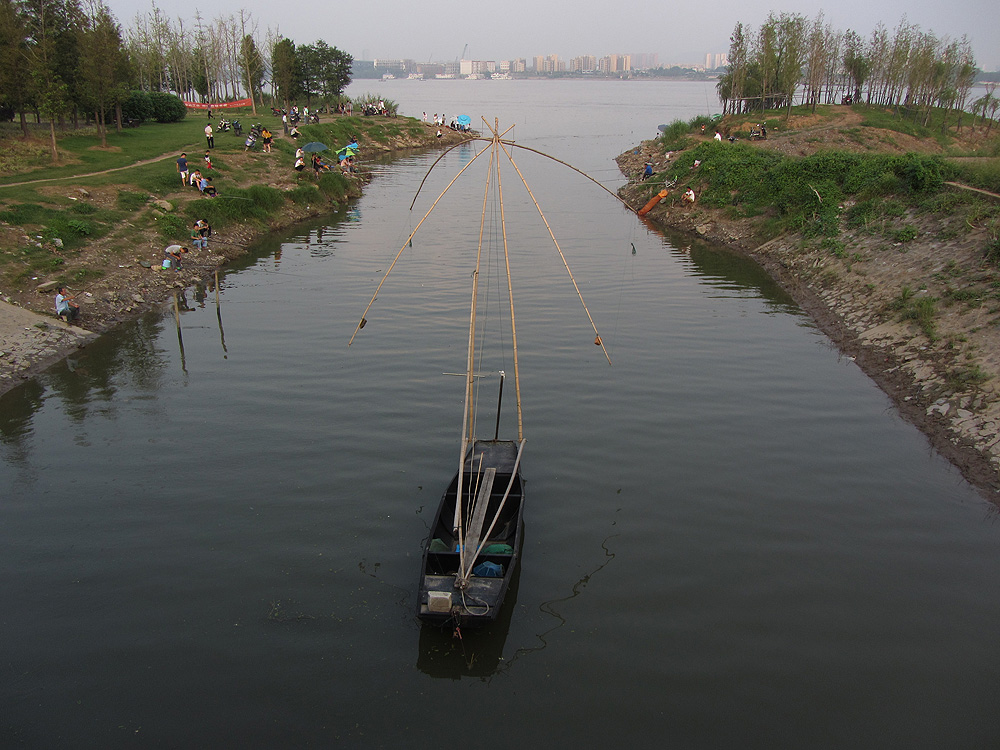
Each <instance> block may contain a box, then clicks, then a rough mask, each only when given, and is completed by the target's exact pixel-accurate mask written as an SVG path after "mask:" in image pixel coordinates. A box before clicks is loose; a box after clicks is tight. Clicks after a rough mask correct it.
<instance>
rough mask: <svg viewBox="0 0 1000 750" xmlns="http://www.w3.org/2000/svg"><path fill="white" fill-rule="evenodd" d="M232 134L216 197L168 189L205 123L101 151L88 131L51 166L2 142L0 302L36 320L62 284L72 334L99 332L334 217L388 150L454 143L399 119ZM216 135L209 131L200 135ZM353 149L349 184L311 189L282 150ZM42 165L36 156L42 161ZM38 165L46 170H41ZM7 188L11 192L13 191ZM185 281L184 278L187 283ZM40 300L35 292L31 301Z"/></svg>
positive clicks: (132, 137)
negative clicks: (264, 243) (74, 304)
mask: <svg viewBox="0 0 1000 750" xmlns="http://www.w3.org/2000/svg"><path fill="white" fill-rule="evenodd" d="M226 117H227V119H232V118H236V119H239V120H240V121H241V122H242V123H243V127H244V135H241V136H237V135H235V133H233V132H232V131H230V132H218V131H217V132H216V133H215V148H213V149H212V151H211V159H212V169H211V170H210V171H205V170H204V169H203V171H205V173H206V174H208V175H210V176H211V177H212V181H213V184H214V186H215V187H216V189H217V190H218V197H215V198H207V197H204V196H203V195H202V194H201V193H200V192H199V191H198V190H197V189H195V188H193V187H190V186H182V185H181V181H180V178H179V177H178V175H177V171H176V164H175V162H176V159H177V157H178V156H179V155H180V153H181V152H186V153H187V156H188V161H189V164H190V165H191V168H192V169H194V168H204V167H205V166H206V165H205V163H204V161H203V157H204V155H205V150H206V141H205V136H204V127H205V124H206V123H207V122H208V120H207V118H205V117H202V116H197V115H194V114H190V115H189V116H188V117H187V118H186V119H185V120H183V121H181V122H178V123H169V124H159V123H149V124H144V125H142V126H141V127H139V128H132V129H128V130H125V131H123V132H122V133H120V134H116V133H113V132H111V133H109V134H108V139H107V147H106V148H104V147H102V146H101V145H100V140H99V138H98V136H97V133H96V131H91V132H86V131H83V132H79V131H78V132H74V133H72V134H67V135H64V136H63V137H62V138H60V140H59V155H60V163H59V164H57V165H51V164H47V163H45V159H44V158H43V157H42V156H41V153H42V150H43V149H44V146H45V144H44V143H42V142H40V141H34V140H30V139H29V140H27V141H24V140H22V139H20V138H19V137H13V136H12V137H9V138H7V139H6V140H5V141H3V142H2V143H3V151H2V156H0V165H2V166H3V169H4V173H3V174H2V176H0V298H2V299H6V300H8V301H14V302H16V303H17V304H20V305H22V306H24V307H27V308H29V309H37V310H40V311H48V310H49V308H50V307H51V300H50V299H49V297H50V296H51V295H50V294H49V293H48V287H50V286H51V285H52V284H53V283H64V284H66V285H68V286H70V287H71V288H75V289H82V288H86V290H87V291H88V292H89V293H90V295H92V296H90V297H88V302H89V303H90V304H88V306H87V309H86V310H85V315H84V317H83V322H84V325H87V326H88V327H95V328H97V329H99V330H100V329H103V328H106V327H107V326H108V325H111V324H113V323H114V322H116V321H117V320H120V319H121V318H122V317H125V316H126V315H127V314H129V313H131V312H133V309H134V306H135V303H134V302H133V300H134V299H136V298H140V299H142V300H143V301H144V303H146V302H155V301H156V300H157V299H159V298H162V297H163V296H164V295H165V294H166V293H167V291H168V290H169V288H170V287H171V285H173V284H175V283H183V282H184V281H187V280H188V278H189V277H191V278H193V276H192V274H194V273H202V274H204V273H205V272H206V271H207V270H208V269H211V268H214V267H218V266H219V265H221V264H224V263H225V262H227V260H228V259H230V258H233V257H236V256H238V255H239V254H241V253H242V252H244V251H245V248H246V247H247V245H248V244H249V243H250V242H251V241H252V239H253V238H254V237H256V236H260V235H261V234H263V233H265V232H267V231H271V230H273V229H276V228H279V227H283V226H288V225H289V224H291V223H294V222H295V221H297V220H300V219H302V218H306V217H309V216H316V215H320V214H322V213H324V212H329V211H332V210H335V209H336V208H337V207H338V206H342V205H343V204H345V203H346V202H347V201H349V200H351V199H352V198H356V197H358V196H359V195H360V194H361V190H362V186H363V185H364V183H365V182H366V181H367V179H368V177H369V173H368V172H367V170H366V169H365V167H364V162H365V161H366V160H368V159H371V158H373V157H378V156H380V155H383V154H388V153H391V152H394V151H397V150H410V149H414V148H438V147H441V146H442V145H447V144H451V143H455V142H457V141H459V140H462V139H463V136H462V135H460V134H458V133H453V132H451V131H447V132H446V134H445V136H444V137H443V138H441V139H438V138H436V137H435V130H434V129H432V128H430V127H429V126H427V125H425V124H422V123H420V122H418V121H416V120H414V119H412V118H402V117H400V118H397V117H391V118H383V117H342V116H326V117H325V118H323V120H322V121H321V122H320V123H318V124H312V125H305V126H302V127H300V136H299V138H298V139H297V140H293V139H292V138H290V137H287V136H285V135H284V133H283V129H282V124H281V121H280V119H279V118H278V117H275V116H273V115H271V114H267V115H265V116H260V117H256V118H255V117H253V116H252V114H251V113H250V112H227V113H226ZM212 122H213V124H214V125H215V127H216V128H217V126H218V119H215V120H213V121H212ZM257 122H259V123H262V124H263V125H264V126H266V127H267V128H269V129H270V130H271V131H272V133H274V136H275V140H274V145H273V149H272V151H271V152H270V153H263V152H262V151H261V146H260V144H259V143H258V145H257V147H256V149H255V150H254V151H251V152H247V151H246V150H245V149H244V141H245V137H246V135H245V133H246V131H247V130H248V129H249V127H250V125H251V124H252V123H257ZM355 137H356V138H357V139H358V141H359V143H360V152H359V157H360V166H361V168H360V170H359V172H358V173H356V174H351V175H344V174H341V173H340V171H339V170H336V169H335V170H333V171H330V172H324V173H321V174H320V176H319V177H318V179H317V178H316V177H314V175H313V173H312V170H311V169H309V168H307V169H306V170H305V171H304V172H302V173H299V172H296V171H295V170H294V169H293V165H294V153H295V149H296V148H297V147H298V146H299V145H302V144H305V143H308V142H310V141H319V142H321V143H323V144H326V145H327V146H329V147H330V149H329V151H325V152H322V153H321V155H322V156H324V157H326V158H327V159H328V160H333V161H335V159H334V156H333V153H332V152H333V151H334V150H336V149H337V148H339V147H341V146H343V145H346V144H347V143H349V142H350V140H351V139H352V138H355ZM46 154H47V152H46ZM46 158H47V157H46ZM18 183H20V184H18ZM197 219H202V220H205V221H207V222H208V223H209V224H210V225H211V226H212V229H213V235H212V236H213V240H215V241H213V242H212V243H210V244H211V245H212V249H211V251H210V252H202V253H200V254H199V257H198V258H197V259H192V261H191V262H190V263H188V264H185V265H186V269H185V273H184V274H183V275H181V276H178V277H165V276H164V275H163V274H151V272H150V270H149V268H150V266H157V265H159V261H160V260H162V254H163V248H164V247H165V246H166V245H168V244H171V243H178V244H182V245H186V244H187V243H188V241H189V239H190V231H191V227H192V224H193V223H194V221H195V220H197ZM187 268H190V269H192V270H191V273H188V271H187ZM39 289H41V290H43V291H42V292H40V291H38V290H39Z"/></svg>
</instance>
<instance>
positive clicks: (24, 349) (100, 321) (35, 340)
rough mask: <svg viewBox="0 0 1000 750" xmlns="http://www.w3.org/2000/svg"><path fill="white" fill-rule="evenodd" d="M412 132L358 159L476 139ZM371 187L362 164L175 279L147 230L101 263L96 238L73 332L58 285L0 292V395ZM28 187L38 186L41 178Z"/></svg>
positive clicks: (279, 179) (274, 164) (190, 264)
mask: <svg viewBox="0 0 1000 750" xmlns="http://www.w3.org/2000/svg"><path fill="white" fill-rule="evenodd" d="M421 128H422V132H418V133H413V132H402V133H400V134H399V135H397V136H395V137H393V138H385V139H382V140H381V141H374V140H372V141H370V142H367V141H366V142H365V143H364V144H363V153H365V155H366V157H367V158H373V157H374V158H384V157H386V156H390V155H393V154H405V153H408V152H413V151H420V150H429V149H442V148H446V147H448V146H453V145H455V144H457V143H460V142H462V141H465V140H468V139H469V138H470V137H475V136H477V135H478V134H477V133H475V132H472V133H459V132H456V131H452V130H448V129H445V131H444V133H443V135H442V137H440V138H439V137H437V135H436V129H435V128H433V127H432V126H431V125H430V124H429V123H421ZM171 158H172V156H171ZM223 158H225V159H226V160H227V162H229V163H230V164H231V165H233V166H236V167H239V166H241V165H243V166H250V168H251V169H255V170H256V171H257V174H255V175H253V177H252V178H251V179H252V183H251V184H263V185H269V186H271V187H274V188H277V189H279V190H291V189H293V188H294V187H295V186H296V185H298V184H299V181H300V180H306V179H311V177H310V176H308V175H306V176H303V175H300V174H298V173H296V172H294V171H292V170H290V169H288V168H287V164H286V163H285V162H284V161H282V159H283V158H284V157H283V156H282V154H280V153H278V152H277V151H275V152H274V153H273V154H267V155H266V156H265V155H263V154H253V153H252V154H244V153H241V152H239V151H238V150H237V151H236V152H228V151H227V152H223ZM254 160H256V161H255V162H254ZM371 179H372V174H371V172H370V171H369V170H368V169H367V167H366V166H365V165H364V164H362V169H361V171H360V172H359V173H358V174H356V175H352V178H351V183H352V184H351V188H350V190H349V192H348V195H347V196H346V197H345V199H344V200H343V201H342V202H334V201H324V202H317V204H316V205H300V204H295V203H292V202H288V203H287V204H286V205H285V206H284V207H283V208H282V209H281V211H280V212H279V213H277V214H276V215H274V216H272V217H271V218H270V219H269V220H268V222H267V223H266V225H261V224H236V225H233V226H231V227H228V228H226V229H225V230H223V231H216V232H214V233H213V234H212V236H211V238H210V240H209V247H208V248H207V249H205V250H198V249H192V251H191V252H190V253H189V254H188V255H186V256H185V257H184V262H183V264H182V266H183V267H182V269H181V270H180V271H171V270H161V269H160V264H161V263H162V261H163V249H164V247H165V246H166V245H167V244H170V243H169V241H168V240H164V239H163V237H162V236H160V235H159V233H158V232H156V231H155V227H150V228H149V229H147V230H146V231H145V233H144V234H143V235H142V236H141V237H140V239H139V241H137V242H135V243H134V246H133V247H132V248H131V250H130V251H129V253H128V254H127V256H125V257H120V256H119V257H114V256H111V255H109V254H108V253H107V252H106V251H105V249H104V247H103V246H104V245H105V244H106V240H104V239H102V240H101V241H98V242H95V243H92V244H91V245H90V246H88V247H86V248H84V249H83V250H81V251H80V253H79V257H78V258H77V260H76V261H75V262H76V264H77V265H76V267H88V268H94V269H99V270H100V271H101V274H102V276H101V278H100V280H99V281H98V282H95V283H94V285H93V286H92V287H90V288H89V289H87V290H86V291H81V290H76V299H77V301H78V302H79V303H80V306H81V316H80V321H79V325H73V326H69V325H67V324H66V323H64V322H63V321H62V320H60V319H58V318H56V317H55V310H54V306H53V299H54V295H55V292H54V284H55V283H56V279H57V278H58V277H52V278H41V279H38V280H37V284H38V286H37V287H36V288H35V289H30V290H26V289H21V290H17V289H15V290H9V291H8V290H5V291H4V292H0V397H2V396H3V395H4V394H5V393H7V392H8V391H10V390H12V389H13V388H16V387H17V386H18V385H20V384H22V383H23V382H25V381H26V380H29V379H31V378H32V377H35V376H37V375H38V374H39V373H41V372H43V371H44V370H46V369H47V368H49V367H51V366H52V365H53V364H55V363H57V362H59V361H60V360H61V359H64V358H65V357H66V356H67V355H69V354H71V353H72V352H73V351H75V350H77V349H79V348H82V347H84V346H86V345H87V343H88V342H90V341H92V340H93V339H94V338H96V337H97V336H99V335H100V334H103V333H107V332H108V331H110V330H112V329H113V328H115V327H116V326H118V325H120V324H122V323H124V322H127V321H129V320H134V319H135V318H137V317H139V316H140V315H142V314H144V313H146V312H148V311H150V310H151V309H162V308H163V307H164V306H165V305H167V304H168V303H169V301H170V300H171V299H172V296H173V293H174V292H175V291H177V290H183V289H188V288H190V287H192V286H194V285H196V284H211V283H213V282H214V276H215V274H216V272H223V271H224V270H225V267H226V266H227V264H229V263H230V262H231V261H233V260H235V259H237V258H239V257H242V256H244V255H246V253H247V252H249V250H250V248H251V247H252V246H253V245H254V244H255V243H257V242H259V241H260V240H262V239H263V238H265V237H267V236H268V235H270V234H273V233H275V232H281V231H285V230H287V229H290V228H291V227H294V226H295V225H297V224H299V223H301V222H303V221H308V220H311V219H315V218H317V217H320V216H324V215H328V214H332V213H334V212H336V211H338V210H340V209H342V208H343V207H344V206H345V205H347V203H348V202H349V201H350V200H354V199H357V198H358V197H360V196H361V194H362V192H363V189H364V186H365V185H366V184H367V183H368V182H369V181H370V180H371ZM35 182H39V183H45V182H47V180H45V179H40V180H37V181H35ZM123 186H127V183H123ZM44 189H45V190H47V191H51V192H53V193H60V194H63V195H65V196H68V197H71V198H72V200H74V201H77V200H81V201H85V202H89V203H92V204H93V205H96V206H102V205H112V204H113V203H114V200H115V195H116V192H117V188H95V187H92V186H89V185H86V179H85V176H84V177H82V178H80V180H79V182H78V183H73V184H68V185H67V184H61V185H59V186H52V187H45V188H44ZM191 197H192V196H191V192H190V191H187V192H184V191H183V190H181V191H178V192H176V193H170V194H167V195H163V196H159V197H157V198H151V199H150V203H149V206H148V207H147V208H145V209H143V210H142V212H145V211H149V210H152V211H153V212H156V211H161V212H163V213H170V212H173V211H179V210H180V207H181V206H183V205H185V204H186V203H187V202H189V201H190V200H191ZM4 231H6V232H7V233H8V237H7V239H9V240H11V241H25V242H27V241H29V238H28V237H27V236H24V237H20V238H18V237H16V236H14V235H16V234H18V233H17V232H13V231H12V229H11V228H9V227H4ZM21 234H24V233H23V232H21Z"/></svg>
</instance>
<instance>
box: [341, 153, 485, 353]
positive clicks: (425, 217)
mask: <svg viewBox="0 0 1000 750" xmlns="http://www.w3.org/2000/svg"><path fill="white" fill-rule="evenodd" d="M485 150H486V149H483V151H485ZM483 151H480V152H479V153H478V154H476V155H475V156H473V157H472V158H471V159H469V163H468V164H466V165H465V166H464V167H462V169H461V170H459V172H458V174H457V175H455V176H454V177H453V178H452V180H451V182H449V183H448V185H447V187H445V189H444V190H442V191H441V195H439V196H438V197H437V198H436V199H435V200H434V203H432V204H431V207H430V208H428V209H427V213H425V214H424V218H423V219H421V220H420V223H419V224H417V226H416V227H414V229H413V231H412V232H410V236H409V237H407V238H406V242H404V243H403V246H402V247H401V248H399V252H398V253H396V257H395V258H393V259H392V263H391V264H389V270H388V271H386V272H385V275H384V276H383V277H382V280H381V281H380V282H379V283H378V287H376V289H375V294H373V295H372V299H371V302H369V303H368V307H366V308H365V311H364V312H363V313H362V314H361V320H359V321H358V325H357V327H356V328H355V329H354V333H353V334H352V335H351V340H350V341H348V342H347V345H348V346H350V345H351V344H352V343H354V337H355V336H357V335H358V331H360V330H361V329H362V328H364V326H365V324H366V323H367V322H368V320H367V319H366V318H365V316H366V315H367V314H368V311H369V310H370V309H371V306H372V305H374V304H375V298H376V297H378V293H379V290H380V289H381V288H382V285H383V284H384V283H385V280H386V279H387V278H389V274H390V273H392V269H393V267H394V266H395V265H396V261H398V260H399V256H401V255H402V254H403V251H404V250H405V249H406V246H407V245H409V244H410V240H412V239H413V235H415V234H416V233H417V230H419V229H420V227H421V225H423V223H424V221H426V220H427V217H428V216H430V215H431V212H432V211H433V210H434V208H435V207H436V206H437V204H438V201H440V200H441V199H442V198H443V197H444V194H445V193H447V192H448V190H450V189H451V186H452V185H454V184H455V182H456V181H457V180H458V178H459V177H461V176H462V173H463V172H465V170H466V169H468V168H469V167H471V166H472V164H473V162H475V161H476V159H478V158H479V157H480V156H481V155H482V154H483Z"/></svg>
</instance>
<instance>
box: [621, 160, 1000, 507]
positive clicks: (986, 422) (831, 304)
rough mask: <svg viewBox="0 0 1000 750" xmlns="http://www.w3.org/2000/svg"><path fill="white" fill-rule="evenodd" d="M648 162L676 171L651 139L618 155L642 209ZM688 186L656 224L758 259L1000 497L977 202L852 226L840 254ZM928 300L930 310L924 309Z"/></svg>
mask: <svg viewBox="0 0 1000 750" xmlns="http://www.w3.org/2000/svg"><path fill="white" fill-rule="evenodd" d="M646 161H653V163H654V169H655V170H656V171H662V170H664V169H665V168H666V166H667V165H666V157H665V155H664V154H663V153H662V152H661V151H660V150H659V149H657V148H656V146H655V145H654V144H652V143H649V142H647V143H644V144H642V145H641V146H640V147H638V148H637V149H634V150H631V151H629V152H627V153H625V154H622V155H621V156H620V157H619V158H618V164H619V166H620V168H621V169H622V172H623V173H624V174H625V175H626V176H628V177H629V178H630V182H629V184H628V185H627V186H626V187H624V188H623V189H622V190H621V191H620V192H621V196H622V197H623V198H624V199H625V200H626V201H627V202H628V203H629V204H630V205H632V206H634V207H637V208H638V207H640V206H642V205H643V204H645V203H646V202H647V200H648V199H649V197H650V196H651V195H652V194H654V193H655V191H654V190H653V189H651V188H650V187H648V186H645V185H644V184H643V183H642V181H641V177H640V176H641V173H642V169H643V165H644V163H645V162H646ZM947 189H954V190H959V189H961V188H959V187H951V188H947ZM682 192H683V188H681V189H675V190H674V191H673V192H672V193H671V195H669V196H668V197H667V198H666V199H664V200H662V201H661V202H660V204H659V205H657V206H656V207H655V208H654V209H653V210H652V211H650V213H649V214H648V215H647V217H646V220H647V221H649V222H650V223H651V224H653V225H655V226H658V227H662V228H666V229H669V230H674V231H680V232H684V233H688V234H690V235H692V236H696V237H702V238H705V239H706V240H710V241H713V242H716V243H719V244H722V245H724V246H726V247H728V248H732V249H734V250H737V251H739V252H742V253H743V254H745V255H747V256H749V257H751V258H753V259H754V260H756V261H757V262H758V263H759V264H760V265H761V266H763V267H764V268H765V269H766V270H767V271H768V272H769V273H770V274H771V276H772V277H773V278H774V279H775V280H776V281H777V282H778V283H779V284H781V285H782V286H783V287H784V288H785V289H786V290H787V291H788V292H789V293H790V294H791V295H792V297H793V298H794V299H795V300H796V301H797V302H798V303H799V304H800V305H801V306H802V307H803V309H805V310H806V311H807V312H808V313H809V314H810V315H811V316H812V317H813V319H814V320H815V321H816V323H817V324H818V325H819V326H820V328H821V329H822V330H823V331H824V332H825V333H826V334H827V335H828V336H829V337H830V338H831V339H832V340H833V341H834V342H835V343H836V344H837V345H838V347H839V348H840V349H841V351H842V352H843V353H844V354H845V355H847V356H850V357H851V358H853V359H854V360H855V361H856V362H857V364H858V365H859V366H860V367H861V368H862V369H863V370H864V371H865V372H866V373H867V374H868V375H869V376H870V377H871V378H872V379H873V380H874V381H875V382H876V383H878V385H879V386H880V387H881V388H882V389H883V390H884V391H885V392H886V393H887V394H888V395H889V396H890V397H891V398H892V400H893V401H894V403H895V404H896V406H897V408H898V409H899V411H900V413H901V414H903V415H904V416H905V417H906V418H907V419H908V420H909V421H911V422H912V423H913V424H915V425H916V426H918V427H919V428H920V429H921V430H922V431H923V432H924V434H925V435H926V436H927V437H928V439H929V440H930V442H931V443H932V444H933V446H934V447H935V448H936V449H937V450H938V451H940V452H941V453H942V454H943V455H944V456H946V457H947V458H948V459H949V460H951V461H952V462H953V463H954V464H955V465H956V466H957V467H958V468H959V469H960V470H961V471H962V473H963V474H964V475H965V477H966V478H967V479H968V480H969V481H970V482H972V483H973V484H974V485H976V486H977V487H979V488H980V489H981V490H982V491H983V492H984V494H986V495H987V496H988V497H990V499H991V500H993V501H994V502H998V500H1000V434H998V427H1000V302H998V298H997V290H998V289H1000V269H997V267H996V266H995V265H994V264H992V263H990V262H987V261H986V260H985V257H984V248H985V247H986V244H987V242H988V235H987V229H986V227H985V225H984V222H982V221H977V218H976V215H975V210H974V208H970V207H969V206H968V205H967V204H962V203H958V204H957V205H955V206H954V207H953V209H952V210H950V211H948V212H931V213H926V212H917V211H916V210H914V209H910V208H907V209H906V210H904V211H902V212H901V213H900V215H899V216H897V217H895V218H893V219H892V220H890V221H888V222H886V224H885V225H882V226H879V227H878V229H877V231H872V228H870V227H868V228H863V229H855V230H850V229H848V228H846V227H845V228H844V231H843V232H842V234H841V236H840V237H839V238H838V244H837V245H836V247H835V249H833V250H831V249H830V247H829V246H827V247H823V246H822V245H821V243H819V242H810V241H806V240H804V239H803V238H802V237H801V236H800V235H798V234H788V235H784V236H781V237H778V238H775V239H771V240H770V241H766V242H765V241H762V239H761V237H760V235H759V227H760V225H759V224H758V223H756V222H755V221H754V220H751V219H739V220H734V219H732V218H730V217H729V215H728V214H727V212H725V211H723V210H717V209H707V208H704V207H702V206H700V205H698V203H697V202H696V203H695V204H694V205H693V206H690V205H684V204H683V203H682V202H681V200H680V196H681V193H682ZM995 197H996V198H997V199H998V200H1000V196H995ZM848 208H849V206H846V205H845V206H844V209H845V210H846V209H848ZM922 299H923V300H927V302H928V304H926V305H925V306H924V307H923V308H922V309H923V310H924V312H927V310H931V311H932V313H931V314H930V315H929V316H928V315H924V316H921V315H919V314H917V313H916V312H915V311H917V310H919V309H920V308H919V306H918V304H917V303H919V301H920V300H922Z"/></svg>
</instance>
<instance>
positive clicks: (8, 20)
mask: <svg viewBox="0 0 1000 750" xmlns="http://www.w3.org/2000/svg"><path fill="white" fill-rule="evenodd" d="M27 34H28V30H27V26H26V24H25V21H24V18H23V17H22V16H21V13H20V12H19V11H18V8H17V6H15V5H14V3H13V2H12V0H0V103H2V104H3V105H5V106H8V107H10V108H11V109H13V110H14V111H16V112H17V113H18V115H19V117H20V121H21V132H22V133H23V134H24V136H25V137H27V136H28V121H27V119H26V118H25V116H24V112H25V109H27V106H28V104H29V103H30V101H31V91H30V79H29V76H28V71H27V65H26V61H27Z"/></svg>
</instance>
